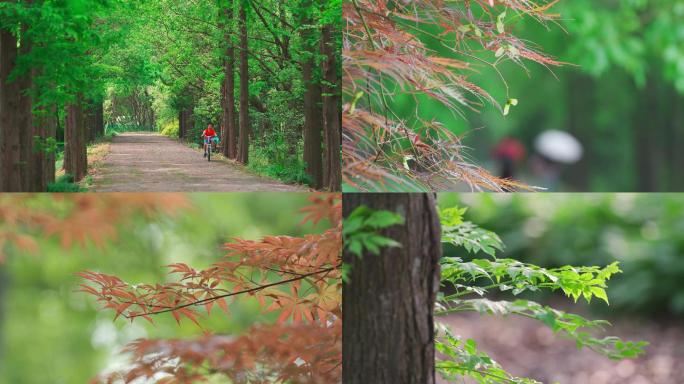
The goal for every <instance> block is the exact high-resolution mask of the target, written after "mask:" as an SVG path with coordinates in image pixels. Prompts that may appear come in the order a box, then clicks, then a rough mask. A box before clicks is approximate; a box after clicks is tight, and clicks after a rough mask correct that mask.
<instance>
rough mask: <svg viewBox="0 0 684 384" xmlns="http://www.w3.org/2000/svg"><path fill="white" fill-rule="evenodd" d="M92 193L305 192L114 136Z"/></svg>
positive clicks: (183, 151)
mask: <svg viewBox="0 0 684 384" xmlns="http://www.w3.org/2000/svg"><path fill="white" fill-rule="evenodd" d="M92 178H93V181H92V183H93V184H92V187H91V188H90V190H91V191H94V192H127V191H130V192H184V191H185V192H191V191H194V192H213V191H235V192H239V191H243V192H262V191H263V192H266V191H279V192H280V191H307V190H308V189H307V188H306V187H303V186H297V185H287V184H283V183H281V182H279V181H277V180H273V179H269V178H266V177H263V176H258V175H254V174H251V173H249V172H248V171H246V170H245V169H244V168H243V167H242V166H241V165H238V164H234V163H232V162H230V161H228V160H225V159H223V158H222V157H219V156H216V158H214V157H213V156H212V161H211V162H207V160H206V159H205V158H203V157H202V152H201V151H198V150H196V149H192V148H189V147H187V146H186V145H183V144H181V143H179V142H178V141H176V140H173V139H170V138H168V137H165V136H162V135H159V134H156V133H150V132H135V133H134V132H128V133H122V134H119V135H117V136H115V137H114V138H113V139H112V142H111V143H110V145H109V153H108V154H107V155H106V156H105V158H104V159H103V161H102V163H101V165H100V166H99V167H97V169H96V170H95V172H94V174H93V175H92Z"/></svg>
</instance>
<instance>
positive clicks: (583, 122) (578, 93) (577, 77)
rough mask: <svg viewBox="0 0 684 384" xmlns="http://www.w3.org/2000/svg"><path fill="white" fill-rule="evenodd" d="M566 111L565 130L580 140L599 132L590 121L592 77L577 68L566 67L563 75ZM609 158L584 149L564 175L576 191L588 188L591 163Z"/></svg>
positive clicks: (593, 90) (593, 100)
mask: <svg viewBox="0 0 684 384" xmlns="http://www.w3.org/2000/svg"><path fill="white" fill-rule="evenodd" d="M567 81H568V85H567V87H566V89H567V100H566V104H567V105H568V109H569V111H568V114H567V120H566V124H567V125H566V127H567V131H568V132H570V133H571V134H572V135H574V136H575V137H576V138H577V140H579V141H580V143H585V144H588V143H591V142H593V140H594V138H595V137H596V136H597V135H599V133H597V132H596V123H595V122H594V116H595V113H594V111H595V106H596V105H598V104H597V103H596V80H595V79H594V78H593V77H590V76H589V75H586V74H583V73H581V72H580V71H578V70H575V71H570V72H569V73H568V77H567ZM601 160H603V161H608V160H610V159H601V158H600V157H598V156H597V155H596V153H595V152H594V151H584V156H583V158H582V159H581V160H580V161H579V162H578V163H577V164H574V165H573V166H572V167H569V168H568V170H567V179H568V181H569V182H570V183H571V184H572V185H573V187H574V188H576V189H577V190H580V191H587V190H589V177H590V175H591V170H590V169H591V166H592V165H594V164H598V163H601V162H602V161H601Z"/></svg>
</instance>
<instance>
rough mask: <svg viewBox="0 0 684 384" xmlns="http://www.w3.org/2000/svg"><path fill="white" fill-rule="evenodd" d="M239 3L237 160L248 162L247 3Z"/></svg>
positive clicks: (243, 162)
mask: <svg viewBox="0 0 684 384" xmlns="http://www.w3.org/2000/svg"><path fill="white" fill-rule="evenodd" d="M245 3H246V2H241V4H240V138H239V139H240V145H239V146H238V151H239V153H238V157H237V160H238V161H239V162H240V163H242V164H247V163H248V162H249V125H250V122H249V63H248V61H247V60H248V59H247V55H248V51H247V49H248V48H249V47H248V43H247V9H246V7H247V4H245Z"/></svg>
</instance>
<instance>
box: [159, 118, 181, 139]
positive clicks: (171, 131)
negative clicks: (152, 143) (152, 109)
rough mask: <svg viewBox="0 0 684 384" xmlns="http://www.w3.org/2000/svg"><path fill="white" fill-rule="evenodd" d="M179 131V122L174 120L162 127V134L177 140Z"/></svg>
mask: <svg viewBox="0 0 684 384" xmlns="http://www.w3.org/2000/svg"><path fill="white" fill-rule="evenodd" d="M178 129H179V126H178V120H172V121H169V122H167V123H166V124H164V125H163V126H162V127H161V131H160V133H161V134H162V135H164V136H168V137H175V138H177V137H178Z"/></svg>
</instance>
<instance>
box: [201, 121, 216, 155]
mask: <svg viewBox="0 0 684 384" xmlns="http://www.w3.org/2000/svg"><path fill="white" fill-rule="evenodd" d="M202 138H203V139H204V157H207V144H209V140H213V141H214V142H216V141H218V135H216V131H215V130H214V124H211V123H209V125H207V129H205V130H204V131H203V132H202Z"/></svg>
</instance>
